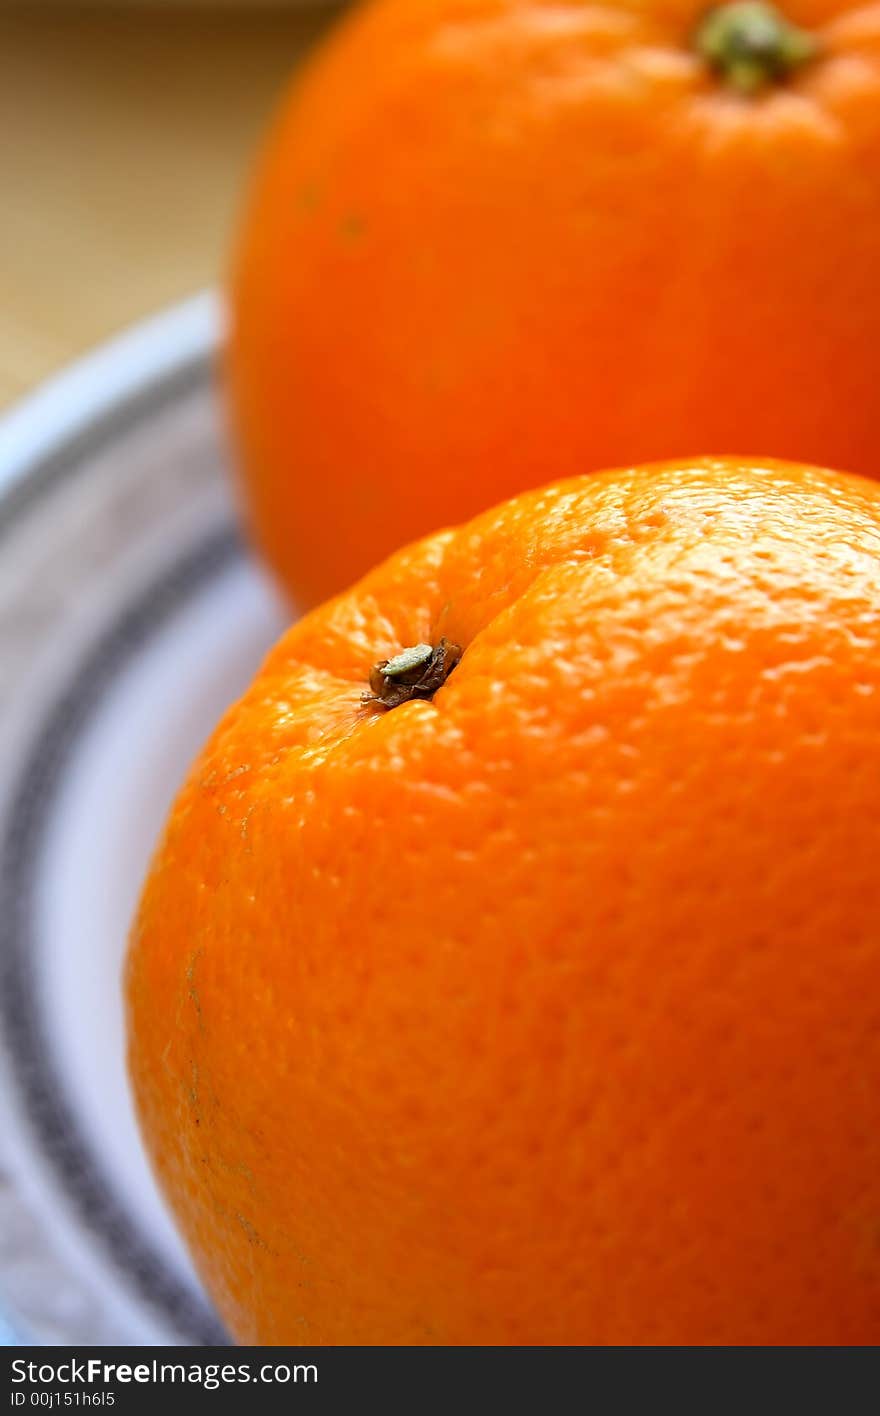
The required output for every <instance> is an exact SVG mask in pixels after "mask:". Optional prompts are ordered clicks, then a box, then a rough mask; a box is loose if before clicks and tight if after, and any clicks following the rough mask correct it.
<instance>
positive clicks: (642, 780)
mask: <svg viewBox="0 0 880 1416" xmlns="http://www.w3.org/2000/svg"><path fill="white" fill-rule="evenodd" d="M419 646H424V647H421V648H420V647H419ZM878 789H880V486H877V485H875V484H873V483H869V482H867V481H862V480H860V479H857V478H845V477H842V476H834V475H832V474H830V473H821V472H815V471H811V470H807V469H804V468H801V467H796V466H786V465H782V464H780V465H776V466H770V467H767V468H764V469H762V468H755V467H751V466H747V465H739V464H737V463H731V462H699V463H694V464H691V465H677V464H666V465H661V466H658V467H648V468H645V469H642V470H639V471H636V472H634V473H630V472H627V473H616V472H610V473H603V474H600V475H598V476H595V477H587V478H579V479H576V480H573V481H570V482H563V483H561V484H559V485H557V486H555V487H552V488H550V489H549V490H547V491H543V492H540V493H534V494H530V495H526V496H523V497H521V498H519V499H518V500H515V501H513V502H510V503H509V504H508V505H506V506H502V507H501V508H500V509H498V510H496V511H493V512H490V513H488V514H486V515H484V516H482V517H481V518H480V519H478V520H477V521H475V522H473V523H471V524H470V525H468V526H465V527H463V528H462V529H460V530H457V531H453V532H451V533H447V534H442V535H439V536H435V537H433V538H431V539H429V540H426V541H423V542H422V543H421V544H419V545H416V546H414V547H412V548H410V549H408V550H405V551H402V552H400V553H399V554H398V555H396V556H395V557H394V558H393V559H392V560H390V561H389V562H388V563H387V564H385V565H384V566H382V567H381V568H380V569H378V570H377V571H375V572H374V573H373V574H372V575H370V576H369V577H368V578H367V579H366V580H364V581H363V582H362V583H361V584H360V585H358V586H357V587H356V588H355V589H354V590H353V591H352V592H351V593H350V594H347V595H345V596H343V597H340V598H338V599H337V600H335V601H333V602H332V603H330V604H329V605H327V606H325V607H324V608H322V609H320V610H317V611H315V612H314V613H313V614H312V615H310V616H309V617H308V618H306V619H305V620H303V621H302V622H301V623H299V624H297V625H296V626H295V627H294V628H293V629H291V630H290V631H289V633H288V634H287V635H286V637H285V638H284V639H282V641H281V643H280V644H279V645H278V647H277V648H276V649H275V651H274V652H273V653H272V654H271V655H270V657H269V659H268V661H267V663H266V665H265V667H264V668H263V670H262V672H261V673H260V674H259V676H258V678H257V680H256V682H255V684H254V686H253V688H252V689H251V690H250V692H249V693H248V694H247V695H246V696H245V697H244V699H243V700H242V701H241V702H240V703H239V704H238V705H237V706H236V707H234V708H232V709H231V711H230V712H229V714H228V716H227V717H226V719H225V720H224V722H223V723H222V724H221V726H220V728H219V729H218V731H217V733H216V734H215V736H214V738H213V739H212V741H211V742H210V744H209V745H208V747H207V748H206V750H205V752H204V753H203V755H202V757H201V759H200V760H199V761H198V763H197V764H196V766H195V768H194V770H193V772H192V775H191V777H190V779H189V782H188V784H187V785H186V787H185V788H184V790H183V792H182V794H181V796H180V798H179V800H178V802H177V805H176V806H175V808H174V811H173V813H172V816H171V820H170V823H169V825H168V829H167V833H166V835H165V838H164V841H163V842H162V844H161V846H160V848H159V851H158V854H157V856H156V858H155V861H154V864H153V867H152V872H151V874H150V877H149V880H148V882H147V886H146V890H145V893H144V896H143V902H142V904H141V908H140V913H139V915H138V918H137V923H136V925H135V929H134V933H133V938H132V944H131V955H130V966H129V974H128V1003H129V1017H130V1027H131V1069H132V1076H133V1079H134V1085H135V1090H136V1095H137V1102H138V1106H139V1109H140V1116H141V1121H142V1123H143V1130H144V1135H145V1137H146V1141H147V1144H148V1146H149V1149H150V1152H151V1154H152V1157H153V1160H154V1162H155V1165H156V1167H157V1170H158V1173H159V1176H160V1178H161V1181H162V1184H163V1185H164V1188H165V1192H166V1194H167V1196H168V1198H169V1200H170V1202H171V1205H172V1207H173V1209H174V1211H175V1213H176V1215H177V1217H178V1219H179V1221H180V1224H181V1226H182V1228H183V1232H184V1234H185V1235H186V1238H187V1239H188V1241H189V1244H190V1247H191V1249H192V1252H193V1254H194V1255H195V1258H196V1262H197V1264H198V1267H199V1271H200V1273H201V1275H202V1277H203V1278H204V1280H205V1283H206V1284H207V1287H208V1289H209V1291H210V1292H211V1293H212V1294H213V1296H214V1298H215V1299H216V1301H217V1303H218V1305H219V1308H220V1311H221V1313H222V1314H223V1316H224V1317H225V1318H226V1320H227V1321H228V1323H229V1325H230V1327H231V1329H232V1331H233V1333H235V1335H236V1336H237V1337H238V1338H239V1339H241V1340H243V1341H246V1342H259V1343H318V1344H345V1343H354V1344H398V1343H401V1344H475V1343H490V1344H532V1343H537V1344H570V1343H573V1344H581V1343H603V1344H617V1343H689V1342H695V1343H713V1342H718V1343H762V1344H763V1343H859V1344H862V1343H864V1344H867V1343H875V1342H877V1341H878V1340H880V1227H878V1226H880V870H878V868H877V862H878V859H880V811H878Z"/></svg>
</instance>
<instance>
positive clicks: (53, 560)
mask: <svg viewBox="0 0 880 1416" xmlns="http://www.w3.org/2000/svg"><path fill="white" fill-rule="evenodd" d="M219 333H220V316H219V311H218V307H217V304H216V302H215V300H214V299H213V297H212V296H210V295H205V296H199V297H197V298H196V299H194V300H192V301H189V302H187V303H186V304H185V305H183V306H181V307H179V308H177V309H175V310H173V311H171V312H170V313H168V314H166V315H162V316H160V317H158V318H157V319H155V320H151V321H150V322H148V323H147V324H146V325H142V326H140V327H138V328H137V329H135V330H134V331H133V332H131V333H129V334H126V335H124V336H123V337H122V338H121V339H118V340H116V341H114V342H113V343H112V344H110V345H108V346H107V347H105V348H104V349H103V350H101V351H99V352H98V353H97V354H96V355H93V356H91V357H89V358H88V359H85V360H83V361H82V362H81V363H79V364H78V365H76V366H74V368H73V369H72V370H70V371H69V372H68V373H65V374H64V375H62V376H61V377H60V378H59V379H56V380H54V381H53V382H52V383H51V384H49V385H47V386H46V388H45V389H44V390H43V391H41V392H40V393H38V394H37V395H35V396H34V397H33V398H31V399H29V400H28V401H27V402H26V403H25V404H23V405H22V406H21V407H20V408H18V409H16V410H15V411H14V412H13V413H11V414H10V415H8V416H7V417H6V419H5V420H4V421H3V422H2V423H0V1310H2V1319H0V1331H2V1326H3V1320H4V1319H5V1321H6V1323H7V1324H8V1326H9V1327H11V1329H12V1330H13V1332H14V1333H15V1335H16V1336H17V1337H18V1338H19V1340H22V1341H31V1342H36V1343H86V1344H87V1343H101V1344H106V1343H138V1344H141V1343H143V1344H153V1343H164V1342H172V1343H185V1344H194V1343H204V1342H221V1341H223V1340H224V1337H223V1334H222V1330H221V1329H220V1327H219V1324H218V1322H217V1319H216V1318H215V1316H214V1314H213V1313H212V1311H211V1309H210V1306H209V1304H208V1303H207V1301H206V1299H205V1298H204V1296H203V1295H202V1294H201V1292H200V1290H199V1287H198V1283H197V1281H196V1279H195V1277H194V1275H193V1273H192V1270H191V1268H190V1265H189V1262H188V1260H187V1258H186V1255H185V1253H184V1251H183V1248H182V1246H181V1244H180V1241H179V1239H178V1237H177V1235H176V1233H175V1231H174V1228H173V1225H172V1223H171V1221H170V1219H169V1217H168V1214H167V1212H166V1210H165V1209H164V1207H163V1204H162V1202H161V1200H160V1198H159V1195H158V1193H157V1191H156V1188H155V1185H154V1183H153V1180H152V1177H151V1175H150V1172H149V1169H148V1167H147V1163H146V1160H145V1157H144V1154H143V1151H142V1149H141V1145H140V1141H139V1139H138V1135H137V1131H136V1128H135V1123H134V1117H133V1114H132V1108H131V1098H130V1094H129V1089H128V1082H127V1078H126V1073H125V1065H124V1041H123V1026H122V1006H121V997H120V966H121V961H122V957H123V952H124V948H125V939H126V932H127V928H128V924H129V920H130V918H131V914H132V910H133V907H134V903H135V900H136V897H137V893H138V890H139V886H140V883H141V880H142V878H143V874H144V871H145V868H146V864H147V860H148V857H149V853H150V850H151V848H152V845H153V843H154V841H155V837H156V834H157V831H158V829H159V826H160V824H161V821H162V819H163V816H164V814H165V812H166V810H167V807H168V804H169V802H170V800H171V798H172V796H173V794H174V792H175V790H176V787H177V785H178V784H179V782H180V779H181V777H182V774H183V772H184V771H185V768H186V766H187V764H188V762H189V760H190V759H191V757H192V755H193V754H194V752H195V751H196V749H197V748H198V746H199V744H200V743H201V742H202V741H203V739H204V738H205V736H206V735H207V733H208V732H209V731H210V729H211V728H212V726H213V724H214V723H215V721H216V720H217V718H218V716H219V714H220V713H221V712H222V710H223V709H224V708H225V707H226V706H227V704H228V703H229V702H230V701H231V700H232V699H233V698H234V697H235V696H236V695H237V694H238V693H239V692H241V690H242V689H243V688H244V687H245V685H246V683H247V682H248V680H249V678H250V677H251V676H252V674H253V672H254V670H255V668H256V667H257V665H258V663H259V661H260V659H261V657H262V656H263V654H264V653H265V651H266V649H267V648H268V647H269V645H270V644H271V643H272V641H273V640H274V639H275V638H277V636H278V634H279V632H280V631H281V629H282V628H283V626H284V623H285V619H286V618H289V616H286V615H285V613H284V611H283V610H282V607H281V605H280V603H279V601H278V600H277V598H276V596H275V594H274V592H273V591H272V589H271V588H270V586H269V584H268V583H267V581H266V580H265V578H264V577H263V575H262V574H261V572H260V571H259V569H258V568H257V567H256V565H255V564H254V562H253V561H252V560H251V558H250V557H249V556H248V554H247V553H246V551H245V550H244V548H243V547H242V544H241V542H240V540H239V537H238V534H237V532H236V529H235V520H234V513H233V507H232V504H231V500H230V493H229V484H228V479H227V477H226V468H225V466H224V455H223V437H222V429H221V422H220V418H219V416H218V409H217V407H216V404H215V398H214V392H213V376H212V375H213V371H212V363H213V354H214V351H215V349H216V348H217V344H218V340H219Z"/></svg>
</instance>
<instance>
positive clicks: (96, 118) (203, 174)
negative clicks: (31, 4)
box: [0, 0, 332, 405]
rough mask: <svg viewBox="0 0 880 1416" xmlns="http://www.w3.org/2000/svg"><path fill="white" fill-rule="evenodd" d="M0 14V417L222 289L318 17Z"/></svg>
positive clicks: (321, 18) (319, 12)
mask: <svg viewBox="0 0 880 1416" xmlns="http://www.w3.org/2000/svg"><path fill="white" fill-rule="evenodd" d="M0 6H2V7H3V8H2V13H0V134H2V138H0V405H4V404H6V403H8V402H9V401H10V400H12V399H14V398H16V397H18V396H19V395H21V394H22V393H24V392H25V391H26V390H27V389H28V388H29V387H31V386H32V385H34V384H35V383H37V382H38V381H39V380H40V379H41V378H43V377H44V376H45V375H46V374H48V373H50V372H52V370H54V369H57V368H58V367H59V366H60V365H62V364H64V363H66V361H67V360H69V359H71V358H73V357H74V356H75V355H76V354H78V353H81V352H82V351H83V350H85V349H87V348H89V347H90V346H91V345H93V344H95V343H97V342H98V341H99V340H101V339H102V338H104V337H105V336H107V335H109V334H111V333H112V332H114V331H115V330H117V329H119V328H121V327H122V326H124V325H126V324H128V323H129V322H130V321H131V320H134V319H137V318H139V317H140V316H142V315H146V314H149V313H151V312H153V311H155V310H156V309H158V308H159V307H161V306H162V305H165V304H168V303H169V302H170V301H173V300H176V299H179V298H181V297H183V296H185V295H187V294H189V293H190V292H192V291H193V290H196V289H198V288H199V287H201V286H204V285H207V284H209V283H211V282H213V281H215V280H217V279H218V278H219V277H220V276H221V273H222V269H223V265H224V261H225V257H226V253H227V250H228V245H229V236H230V231H231V229H232V224H233V219H234V213H235V211H236V208H237V206H238V203H239V201H240V197H241V188H242V182H243V179H244V175H245V173H246V169H247V165H248V160H249V157H250V155H251V153H252V152H253V149H254V146H255V143H256V141H257V139H258V135H259V133H260V130H261V127H262V125H263V124H264V122H265V120H266V117H267V114H268V113H269V112H270V111H271V107H272V104H273V102H274V100H275V98H276V96H277V94H278V92H279V90H280V88H281V86H282V85H283V82H284V80H285V77H286V76H287V74H288V73H289V72H290V70H291V68H292V67H293V65H294V64H295V63H296V61H297V59H298V58H299V57H300V56H302V54H303V53H304V52H305V51H306V49H307V48H308V46H309V44H310V43H311V42H312V41H313V39H314V38H315V36H316V35H317V34H318V33H319V32H320V30H321V29H322V28H323V26H325V25H326V23H327V20H328V13H330V14H332V10H330V11H329V12H328V9H327V8H321V7H320V6H319V7H317V8H315V9H313V10H304V11H296V12H295V11H289V12H276V13H266V12H264V13H259V12H256V11H254V10H251V11H250V13H248V12H247V11H245V12H239V13H235V14H233V13H223V12H217V13H212V12H208V11H205V10H202V11H199V12H193V13H189V14H183V13H177V12H171V11H169V10H167V9H159V10H156V11H153V12H147V11H142V10H138V11H132V12H118V13H116V12H110V11H108V10H104V11H102V12H101V13H100V14H98V13H93V14H91V15H85V14H82V13H78V14H77V13H70V12H68V13H63V12H61V11H57V12H49V11H47V10H46V9H45V8H41V9H40V10H39V13H37V12H35V11H34V10H33V9H31V10H30V11H29V12H28V13H26V12H25V11H24V10H21V11H19V12H15V11H10V9H9V8H7V7H6V5H5V0H0Z"/></svg>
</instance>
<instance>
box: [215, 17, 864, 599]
mask: <svg viewBox="0 0 880 1416" xmlns="http://www.w3.org/2000/svg"><path fill="white" fill-rule="evenodd" d="M780 3H781V4H783V6H784V12H785V14H784V17H782V16H780V15H779V14H778V12H772V11H769V12H768V10H767V8H766V7H763V6H761V5H758V6H754V5H746V6H745V7H743V6H734V7H725V12H724V14H725V16H726V17H727V28H726V30H725V28H724V26H722V29H721V32H720V33H719V30H718V22H717V19H716V25H715V28H714V29H711V28H710V29H708V30H707V29H706V28H705V26H703V27H702V28H701V21H703V20H704V16H705V9H706V6H705V4H704V3H703V0H670V3H663V4H661V3H657V0H654V3H652V0H599V3H596V4H582V3H574V0H568V3H566V0H561V3H560V0H420V3H419V4H417V5H416V4H413V3H412V0H378V3H373V4H367V5H365V6H362V7H360V8H359V9H357V10H356V11H355V13H354V14H353V16H352V17H351V19H350V20H349V21H348V22H347V23H346V24H344V25H343V27H342V28H341V29H340V30H339V32H338V33H337V35H336V37H335V38H334V39H333V40H332V42H331V43H330V44H329V46H328V47H327V48H326V49H325V50H324V51H323V52H322V53H321V54H320V56H319V57H318V58H317V60H316V62H315V63H314V64H313V66H312V67H311V68H310V69H309V70H308V71H307V72H306V73H305V74H304V75H303V76H302V77H301V78H298V79H297V81H296V83H295V85H294V86H293V88H292V89H291V93H290V96H289V98H288V100H287V102H286V104H285V106H284V107H283V109H282V111H281V113H280V115H279V117H278V120H277V122H276V123H275V125H274V128H273V130H272V132H271V135H270V136H269V139H268V142H267V145H266V148H265V151H264V153H263V155H262V159H261V161H260V164H259V169H258V172H257V174H256V178H255V181H254V185H253V190H252V193H251V196H250V200H249V203H248V206H247V211H246V215H245V219H244V222H243V228H242V232H241V236H240V240H239V244H238V248H237V253H236V261H235V272H234V280H233V288H232V305H233V337H232V349H231V359H230V367H229V384H230V392H231V397H232V408H233V421H234V426H235V431H236V436H237V442H238V445H239V449H240V461H241V468H242V487H243V491H244V501H245V504H246V507H247V511H248V515H249V519H250V523H251V526H252V529H253V533H254V536H255V538H256V540H257V542H258V543H259V545H260V546H261V547H262V549H263V550H264V552H265V553H266V555H267V556H268V558H269V560H270V561H271V563H272V565H273V566H274V567H275V569H276V571H277V572H278V574H279V575H280V576H281V577H282V579H283V581H284V582H285V584H286V585H287V587H288V588H289V591H290V592H291V594H292V595H293V596H294V597H296V598H298V599H299V601H300V603H301V604H310V603H314V602H315V601H317V600H320V599H322V598H324V597H325V596H326V595H327V594H330V593H334V592H336V591H337V590H339V589H341V588H343V587H344V586H345V585H348V584H350V583H351V582H352V580H353V579H354V578H355V577H356V576H357V575H360V574H361V573H362V572H364V571H366V570H367V569H368V568H369V567H370V566H371V565H373V564H375V562H376V560H377V559H378V558H379V557H380V556H381V555H384V554H385V553H387V552H390V551H391V550H393V549H396V548H397V547H398V546H400V545H402V544H404V543H405V542H407V541H409V540H411V539H412V538H413V537H414V536H418V535H422V534H423V533H425V532H428V531H432V530H435V529H436V528H437V527H438V526H443V525H448V524H452V523H455V522H458V521H460V520H462V519H464V518H465V517H467V516H471V515H473V514H474V513H475V512H477V511H480V510H483V509H484V508H485V507H486V506H489V505H491V504H493V503H494V502H495V501H498V500H500V499H501V498H503V497H507V496H510V495H512V494H513V493H515V492H517V491H521V490H524V489H525V488H527V487H534V486H537V485H539V484H540V483H542V482H546V481H548V480H550V479H551V478H553V477H556V476H558V475H559V473H558V469H559V468H560V467H577V468H578V470H580V471H583V472H588V471H591V470H594V469H596V468H600V467H609V466H615V465H623V464H630V463H633V462H641V461H646V460H648V459H651V458H667V457H682V456H691V455H701V454H704V453H706V452H712V453H715V452H727V453H737V454H751V455H755V456H758V457H761V458H764V457H769V456H774V457H787V458H794V459H797V460H799V461H807V462H816V463H820V464H822V465H827V466H832V467H843V468H847V469H848V470H851V471H856V472H862V473H864V474H865V475H868V476H873V475H875V474H876V472H877V468H878V466H880V399H878V396H877V367H878V363H877V350H878V348H880V277H878V259H880V257H878V252H880V4H876V3H875V4H867V5H860V6H859V5H853V4H847V3H841V0H833V3H831V2H830V0H780ZM731 9H732V10H733V20H732V21H731V19H730V12H731ZM743 9H745V11H746V15H745V16H743V13H742V12H743ZM755 10H757V11H758V12H759V17H760V16H761V15H763V20H762V21H760V22H759V21H758V20H756V17H755V13H754V12H755ZM768 13H769V15H770V18H769V20H768V19H767V15H768ZM722 18H724V16H722ZM768 24H769V26H770V33H769V38H768V34H767V25H768ZM756 25H757V29H756ZM762 26H763V27H762ZM786 26H788V27H786ZM749 40H751V43H752V45H753V53H754V52H755V50H756V51H757V58H753V59H752V61H751V67H750V66H749V63H748V62H745V63H744V62H743V60H742V58H739V59H737V55H741V54H742V51H743V45H744V44H745V45H746V52H747V53H748V47H747V41H749ZM761 44H763V45H764V46H765V48H764V50H763V51H762V50H761Z"/></svg>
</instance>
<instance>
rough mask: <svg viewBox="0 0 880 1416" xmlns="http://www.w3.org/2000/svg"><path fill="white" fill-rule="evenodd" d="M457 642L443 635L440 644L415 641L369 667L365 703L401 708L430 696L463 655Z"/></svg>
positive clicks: (440, 686) (364, 694) (447, 676)
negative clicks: (415, 642)
mask: <svg viewBox="0 0 880 1416" xmlns="http://www.w3.org/2000/svg"><path fill="white" fill-rule="evenodd" d="M461 652H462V651H461V649H460V647H459V645H458V644H452V643H450V641H449V640H448V639H441V640H440V643H439V644H437V645H431V644H415V645H413V647H412V648H411V649H404V650H402V651H401V653H399V654H396V655H395V657H394V658H393V659H382V660H380V662H379V663H378V664H374V665H373V667H372V669H371V670H370V692H369V693H363V694H361V698H362V700H363V702H364V703H372V704H374V705H375V706H376V707H379V708H399V707H400V705H401V703H409V702H411V701H412V699H414V698H421V699H431V698H433V697H434V694H435V693H436V692H437V689H438V688H442V686H443V684H444V683H445V682H446V680H447V679H448V678H449V675H450V674H451V673H452V670H453V669H454V668H455V666H456V664H457V663H458V661H459V659H460V658H461Z"/></svg>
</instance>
